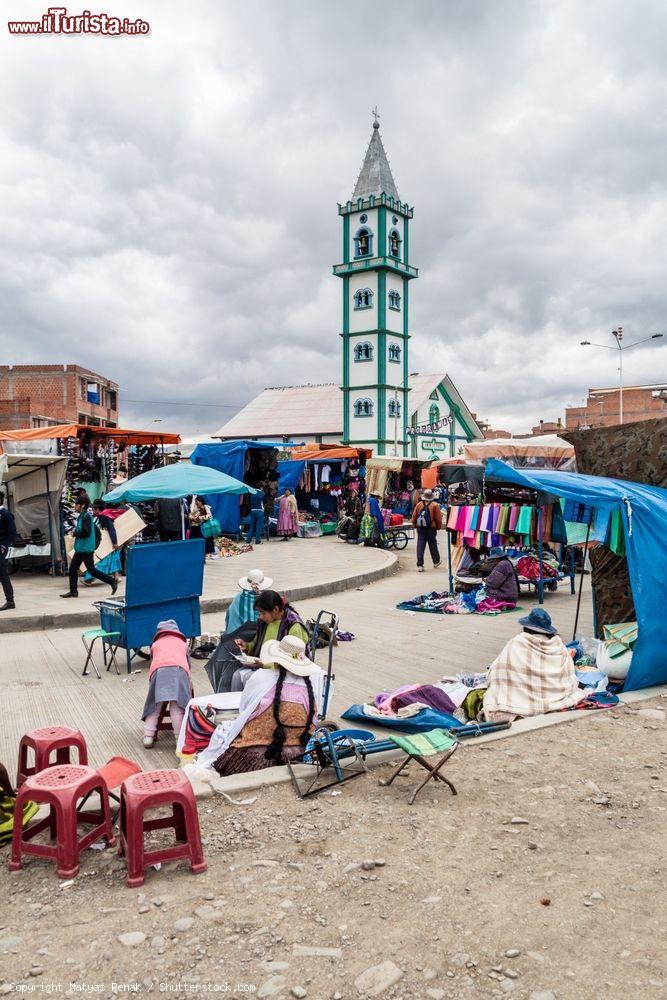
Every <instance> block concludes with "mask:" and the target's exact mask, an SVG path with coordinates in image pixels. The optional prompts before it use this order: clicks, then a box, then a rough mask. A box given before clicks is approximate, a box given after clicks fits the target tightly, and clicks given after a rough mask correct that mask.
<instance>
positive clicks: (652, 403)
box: [565, 385, 667, 430]
mask: <svg viewBox="0 0 667 1000" xmlns="http://www.w3.org/2000/svg"><path fill="white" fill-rule="evenodd" d="M666 415H667V386H659V385H658V386H647V387H643V386H629V387H628V388H627V389H624V390H623V423H624V424H632V423H636V422H637V421H639V420H652V419H655V418H656V417H664V416H666ZM620 418H621V415H620V393H619V390H618V389H614V390H613V391H611V392H609V391H605V392H602V391H601V390H595V389H591V390H589V393H588V399H587V400H586V406H568V407H566V409H565V425H566V427H567V429H568V430H576V429H577V428H578V427H613V426H615V425H617V424H619V423H620Z"/></svg>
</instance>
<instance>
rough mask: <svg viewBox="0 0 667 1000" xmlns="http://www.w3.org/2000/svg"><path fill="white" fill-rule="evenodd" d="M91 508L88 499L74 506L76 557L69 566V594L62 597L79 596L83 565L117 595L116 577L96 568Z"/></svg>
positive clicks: (81, 500)
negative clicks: (80, 575)
mask: <svg viewBox="0 0 667 1000" xmlns="http://www.w3.org/2000/svg"><path fill="white" fill-rule="evenodd" d="M89 506H90V503H89V501H88V500H87V499H86V500H84V499H80V500H77V502H76V503H75V504H74V510H75V511H76V512H77V514H78V518H77V522H76V528H75V529H74V555H73V556H72V559H71V561H70V564H69V591H68V593H67V594H61V595H60V596H61V597H78V596H79V568H80V567H81V566H82V565H83V566H85V567H86V569H87V570H88V572H89V573H90V575H91V576H94V577H95V579H96V580H101V581H102V583H108V584H109V586H110V587H111V593H112V594H115V593H116V590H117V588H118V583H117V581H116V578H115V577H113V576H108V574H107V573H100V571H99V570H98V569H97V567H96V566H95V560H94V552H95V549H96V548H97V543H96V537H95V536H96V532H95V521H94V520H93V515H92V514H91V513H90V511H89V509H88V508H89Z"/></svg>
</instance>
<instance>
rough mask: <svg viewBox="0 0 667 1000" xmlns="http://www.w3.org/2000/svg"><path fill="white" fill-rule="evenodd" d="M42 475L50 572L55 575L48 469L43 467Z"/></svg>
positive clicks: (46, 466)
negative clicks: (49, 549) (43, 478)
mask: <svg viewBox="0 0 667 1000" xmlns="http://www.w3.org/2000/svg"><path fill="white" fill-rule="evenodd" d="M44 475H45V476H46V511H47V517H46V520H47V522H48V525H49V545H50V546H51V572H52V573H53V575H54V576H55V575H56V563H55V554H56V552H55V548H56V547H55V545H54V544H53V527H52V525H51V491H50V489H49V467H48V465H45V466H44Z"/></svg>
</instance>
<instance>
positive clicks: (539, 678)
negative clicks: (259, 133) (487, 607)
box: [484, 632, 582, 719]
mask: <svg viewBox="0 0 667 1000" xmlns="http://www.w3.org/2000/svg"><path fill="white" fill-rule="evenodd" d="M581 698H582V692H581V690H580V688H579V682H578V681H577V677H576V674H575V671H574V664H573V662H572V657H571V656H570V655H569V653H568V651H567V648H566V646H565V645H564V643H563V640H562V639H561V638H560V636H557V635H554V636H546V635H529V634H528V633H527V632H522V633H520V635H517V636H514V638H513V639H510V641H509V642H508V643H507V645H506V646H505V648H504V649H503V650H502V651H501V653H500V654H499V655H498V656H497V657H496V659H495V660H494V661H493V663H492V664H491V666H490V667H489V685H488V689H487V692H486V694H485V696H484V715H485V717H486V718H487V719H488V718H489V717H490V713H492V712H504V713H508V714H510V715H515V716H516V715H521V716H530V715H541V714H542V713H543V712H557V711H559V710H560V709H562V708H570V707H571V706H572V705H576V704H577V702H579V701H581Z"/></svg>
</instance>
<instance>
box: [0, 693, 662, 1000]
mask: <svg viewBox="0 0 667 1000" xmlns="http://www.w3.org/2000/svg"><path fill="white" fill-rule="evenodd" d="M651 707H653V708H658V709H664V708H667V697H666V698H663V699H656V700H654V701H653V702H652V703H649V702H642V703H640V704H639V705H638V706H637V707H633V708H630V707H624V708H622V709H619V710H614V711H613V712H612V711H604V712H597V713H591V715H592V717H591V718H585V719H582V720H580V721H578V722H573V723H571V724H567V725H561V726H554V727H553V728H550V729H546V730H542V731H540V732H535V733H530V734H527V735H524V736H521V737H519V738H517V739H507V740H503V741H499V742H496V743H492V744H487V745H486V746H478V747H475V746H471V745H464V746H462V747H461V749H460V750H459V752H458V753H457V754H456V755H455V756H454V758H453V759H452V760H451V762H450V763H449V764H448V765H447V771H446V773H447V774H448V776H449V777H450V778H451V780H453V781H454V783H455V784H456V786H457V788H458V792H459V794H458V795H457V796H456V797H453V796H452V795H451V793H450V791H449V790H448V789H447V788H446V786H444V785H440V786H439V787H435V785H433V784H430V785H428V786H427V788H426V789H425V790H424V791H423V792H422V793H421V795H420V796H419V797H418V799H417V801H416V803H415V805H414V806H412V807H410V806H408V805H407V795H408V791H409V789H410V788H411V787H413V786H414V784H415V783H416V778H417V770H416V768H415V766H414V765H413V766H412V768H411V770H410V772H409V774H408V776H407V777H402V776H401V777H399V778H398V779H397V780H396V781H395V782H394V784H393V785H392V786H391V787H390V788H383V787H380V786H379V785H378V779H379V778H380V777H382V776H383V775H385V776H386V775H388V774H390V773H391V771H390V768H391V766H392V765H385V766H383V767H382V768H378V769H373V770H372V771H371V773H370V774H368V775H365V776H362V777H359V778H355V779H354V780H352V781H350V782H349V783H348V784H346V785H344V786H342V787H341V789H340V793H339V794H331V792H325V793H323V794H321V795H319V796H318V797H316V798H314V799H309V800H306V801H300V800H298V799H297V798H296V796H295V794H294V792H293V790H292V788H291V787H290V786H288V785H280V786H276V787H273V788H267V789H263V790H261V791H260V792H258V793H254V792H253V793H245V794H244V793H240V794H237V795H236V796H235V799H236V800H245V804H231V803H229V802H227V801H226V800H225V799H224V798H222V797H221V796H219V795H217V794H216V795H214V796H213V797H211V798H206V799H203V800H200V803H199V805H200V817H201V823H202V835H203V838H204V849H205V852H206V857H207V861H208V871H207V872H206V873H205V874H203V875H198V876H193V875H191V874H190V873H189V872H188V871H187V869H186V867H185V866H184V865H182V864H178V865H174V864H172V865H171V866H168V868H163V869H162V870H161V871H153V870H151V872H150V874H149V876H148V878H147V880H146V884H145V886H144V888H143V889H135V890H130V889H127V888H126V887H125V884H124V868H123V863H122V862H120V861H118V859H117V858H116V853H115V850H109V851H106V852H99V851H93V850H89V851H88V852H87V854H86V856H85V861H84V864H83V865H82V870H81V874H80V876H79V877H78V878H77V879H76V880H74V882H73V884H69V885H67V884H65V885H62V886H61V885H59V882H58V879H57V877H56V875H55V871H54V870H53V867H52V866H51V865H50V864H49V863H47V862H44V861H40V860H37V859H28V860H27V862H26V865H25V868H24V869H23V870H22V871H21V872H17V873H13V874H10V873H9V872H8V871H7V869H6V868H5V867H4V865H3V866H2V872H1V874H0V892H1V893H2V898H3V903H4V905H3V907H2V915H1V916H0V973H1V974H0V982H2V986H1V987H0V992H1V993H4V994H10V993H15V992H21V993H23V994H25V993H26V992H30V991H33V992H37V993H39V992H43V991H47V990H49V988H51V990H52V992H60V991H61V990H62V992H64V993H68V992H69V993H70V994H73V993H75V992H79V993H84V992H86V993H90V992H94V991H96V992H101V991H102V989H101V988H102V987H103V988H104V989H103V992H105V993H106V994H109V993H114V992H115V993H117V994H119V995H122V994H123V993H124V992H128V991H129V990H130V989H132V990H133V991H134V992H143V993H148V992H153V993H166V994H171V995H175V996H176V995H186V993H187V995H197V993H204V994H206V993H213V992H215V993H216V994H219V995H224V993H225V992H227V993H250V994H251V995H256V996H263V997H264V996H276V997H285V998H290V997H309V998H317V1000H319V998H322V1000H330V998H338V1000H341V998H352V997H358V996H360V995H381V996H383V997H386V998H399V997H401V998H403V1000H408V998H410V1000H425V998H430V1000H445V998H448V1000H458V998H459V997H467V996H470V997H494V996H497V997H504V996H506V995H509V994H512V995H513V997H515V998H516V1000H524V998H526V1000H527V998H532V1000H547V998H557V1000H590V998H593V997H595V998H604V1000H607V998H615V997H623V998H639V997H641V998H653V997H655V998H658V997H664V996H665V995H666V989H667V986H666V982H667V980H666V973H667V962H666V952H665V947H664V942H665V933H666V930H667V909H666V907H665V897H664V890H665V883H664V871H665V858H664V847H665V843H667V838H666V834H667V779H666V778H665V762H666V759H665V757H666V753H667V743H666V742H665V723H664V720H661V719H660V717H659V714H658V716H657V717H655V718H650V717H647V716H645V715H642V714H638V713H641V712H642V711H643V710H645V709H646V708H651ZM248 800H254V801H248ZM513 819H515V820H517V819H522V820H525V821H527V822H522V823H518V822H514V823H513V822H511V821H512V820H513ZM3 854H4V855H6V854H7V850H6V849H5V850H4V851H3ZM363 862H366V864H365V865H364V867H361V865H362V863H363ZM370 862H378V864H377V865H376V866H375V867H372V866H371V864H370ZM127 932H139V934H138V935H137V940H138V943H135V944H129V943H128V944H124V943H121V941H119V935H121V934H123V933H127ZM141 935H145V938H142V937H141ZM304 947H305V948H307V949H315V952H313V953H310V954H309V953H308V952H305V953H304V952H303V948H304ZM321 949H323V951H320V950H321ZM318 951H320V953H318ZM382 963H393V964H390V965H385V966H384V972H385V974H386V978H385V979H384V981H383V980H382V977H381V976H380V973H368V975H367V976H366V977H363V978H362V979H359V978H358V977H360V976H361V975H362V974H363V973H365V972H366V970H368V969H369V968H372V967H375V966H379V965H382ZM3 981H4V982H3ZM383 982H384V988H383ZM392 982H393V985H387V984H389V983H392ZM49 984H53V986H52V987H49ZM70 984H72V985H70ZM113 984H115V987H114V986H113ZM364 988H366V990H367V992H366V993H365V994H364V993H362V990H363V989H364ZM374 989H375V991H376V992H373V990H374Z"/></svg>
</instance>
